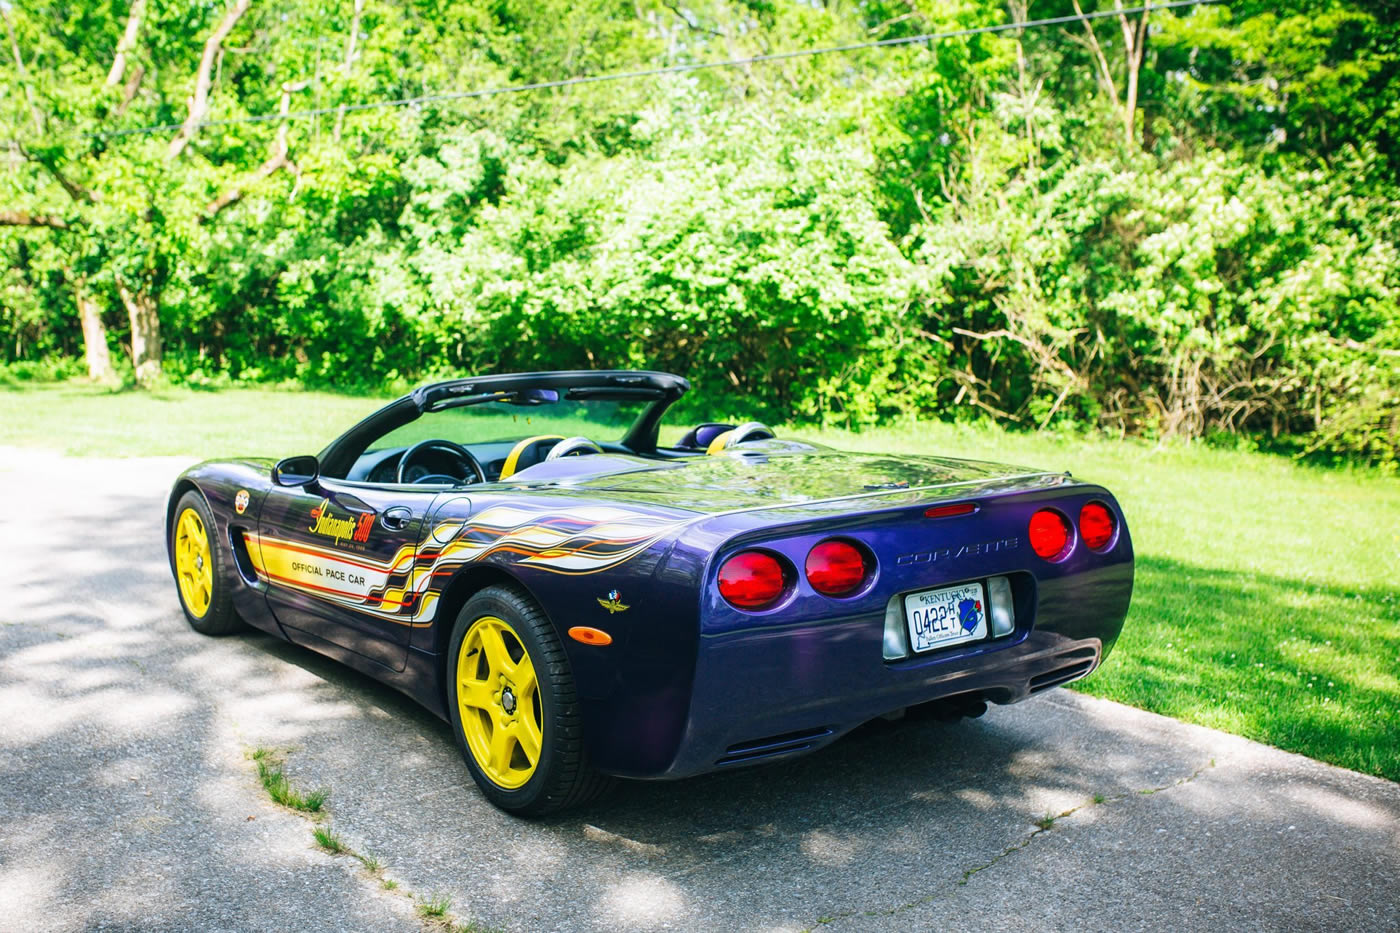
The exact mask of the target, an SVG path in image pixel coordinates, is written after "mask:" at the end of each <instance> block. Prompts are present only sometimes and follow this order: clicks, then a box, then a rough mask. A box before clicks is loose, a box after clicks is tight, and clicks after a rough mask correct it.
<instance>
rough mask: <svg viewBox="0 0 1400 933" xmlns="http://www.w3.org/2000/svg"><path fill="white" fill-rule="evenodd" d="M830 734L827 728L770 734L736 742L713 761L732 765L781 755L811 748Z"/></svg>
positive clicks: (718, 763) (717, 763)
mask: <svg viewBox="0 0 1400 933" xmlns="http://www.w3.org/2000/svg"><path fill="white" fill-rule="evenodd" d="M829 735H831V730H830V729H829V728H825V727H823V728H820V729H805V730H803V731H801V732H785V733H783V734H782V735H770V736H768V737H766V738H762V739H750V740H749V741H747V742H738V743H736V744H734V745H731V746H729V748H727V749H725V753H724V757H723V758H720V759H719V760H718V761H716V762H715V764H716V765H732V764H738V763H739V762H744V761H755V760H757V759H759V758H767V757H769V756H770V755H782V754H786V753H787V752H800V751H804V750H805V749H808V748H811V747H812V743H813V742H815V741H817V740H818V739H823V738H826V737H827V736H829Z"/></svg>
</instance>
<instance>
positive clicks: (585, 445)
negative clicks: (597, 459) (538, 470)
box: [544, 436, 603, 463]
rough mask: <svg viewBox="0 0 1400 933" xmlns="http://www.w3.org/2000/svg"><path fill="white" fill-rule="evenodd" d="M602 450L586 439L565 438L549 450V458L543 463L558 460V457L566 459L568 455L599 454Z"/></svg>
mask: <svg viewBox="0 0 1400 933" xmlns="http://www.w3.org/2000/svg"><path fill="white" fill-rule="evenodd" d="M602 452H603V448H601V447H599V446H598V445H597V444H595V443H593V442H592V441H590V440H589V439H588V438H586V437H582V436H580V437H566V438H564V439H563V440H562V441H560V442H559V443H557V444H555V445H554V446H553V447H551V448H549V456H547V457H545V458H544V459H545V462H546V463H548V462H549V461H551V460H558V459H559V458H560V457H567V456H569V455H570V454H600V453H602Z"/></svg>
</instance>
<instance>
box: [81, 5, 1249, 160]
mask: <svg viewBox="0 0 1400 933" xmlns="http://www.w3.org/2000/svg"><path fill="white" fill-rule="evenodd" d="M1223 2H1224V0H1171V2H1167V3H1151V4H1145V5H1143V6H1135V7H1127V8H1124V9H1121V10H1096V11H1094V12H1092V13H1085V14H1083V15H1082V16H1081V15H1079V14H1075V15H1073V16H1052V17H1050V18H1049V19H1033V20H1027V21H1026V22H1024V23H999V24H997V25H993V26H975V27H971V28H968V29H952V30H949V31H947V32H926V33H921V34H920V35H917V36H901V37H899V38H896V39H875V40H872V41H870V42H857V43H852V44H850V45H833V46H824V47H822V48H815V49H798V50H796V51H792V52H774V53H772V54H770V55H753V56H750V57H749V58H728V59H724V60H722V61H716V62H691V63H688V64H684V65H667V66H664V67H661V68H646V69H642V70H640V71H615V72H611V73H609V74H602V75H584V76H581V77H576V78H561V79H559V80H556V81H537V82H535V83H533V84H512V85H507V86H505V87H492V88H481V89H479V90H475V91H449V92H446V93H441V94H424V95H421V96H419V97H401V98H397V99H394V100H377V101H361V102H359V103H355V104H342V105H339V106H335V107H317V108H314V109H312V110H294V111H292V112H290V113H262V114H254V115H252V116H247V117H232V118H229V119H226V120H205V121H203V122H201V123H196V124H194V126H193V127H191V129H200V128H203V127H208V126H238V125H240V124H245V123H274V122H281V121H283V120H303V119H306V118H307V117H320V116H326V115H328V114H333V113H358V112H361V111H365V110H382V109H385V108H388V107H416V106H419V105H421V104H433V103H440V102H443V101H454V100H474V99H477V98H484V97H495V96H496V95H498V94H524V93H527V92H529V91H547V90H552V89H555V88H566V87H577V86H579V85H583V84H601V83H603V82H605V81H627V80H631V79H633V78H651V77H656V76H659V75H673V74H686V73H688V72H692V71H707V70H710V69H713V68H734V67H739V66H743V65H759V64H763V63H765V62H781V61H788V60H791V59H794V58H812V57H814V56H817V55H832V54H843V53H847V52H859V51H861V50H863V49H883V48H891V47H894V46H901V45H918V44H920V43H925V42H928V43H932V42H936V41H939V40H941V39H958V38H963V37H965V36H979V35H984V34H987V33H997V32H1012V31H1014V30H1017V29H1039V28H1043V27H1046V26H1062V25H1064V24H1066V23H1076V22H1082V21H1084V20H1091V19H1104V18H1106V17H1109V16H1126V15H1128V14H1130V13H1147V12H1150V11H1152V10H1175V9H1181V8H1183V7H1195V6H1210V5H1213V4H1217V3H1223ZM183 126H184V124H183V123H160V124H155V125H153V126H139V127H132V128H130V129H123V130H105V131H103V132H100V133H90V134H88V135H89V136H90V137H91V138H96V139H110V138H113V137H117V136H135V135H139V134H146V133H169V132H173V131H175V130H179V129H181V128H182V127H183Z"/></svg>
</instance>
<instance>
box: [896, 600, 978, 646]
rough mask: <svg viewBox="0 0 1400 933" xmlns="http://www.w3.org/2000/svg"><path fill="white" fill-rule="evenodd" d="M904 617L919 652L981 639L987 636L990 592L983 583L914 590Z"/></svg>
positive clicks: (910, 636)
mask: <svg viewBox="0 0 1400 933" xmlns="http://www.w3.org/2000/svg"><path fill="white" fill-rule="evenodd" d="M904 618H905V620H906V621H907V622H908V623H909V644H910V646H911V647H912V648H913V649H914V651H915V652H920V651H932V650H933V649H935V648H946V647H948V646H949V645H960V644H962V643H963V642H966V641H977V640H978V639H979V638H986V637H987V595H986V593H984V592H983V591H982V584H980V583H964V584H962V585H961V586H945V587H943V588H942V589H937V590H924V591H923V592H921V593H910V594H909V595H908V596H906V597H904Z"/></svg>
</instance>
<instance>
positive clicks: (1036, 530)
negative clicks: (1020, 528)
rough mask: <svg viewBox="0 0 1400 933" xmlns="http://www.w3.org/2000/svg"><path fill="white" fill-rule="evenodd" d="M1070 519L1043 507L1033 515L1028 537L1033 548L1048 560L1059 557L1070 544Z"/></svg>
mask: <svg viewBox="0 0 1400 933" xmlns="http://www.w3.org/2000/svg"><path fill="white" fill-rule="evenodd" d="M1069 535H1070V527H1069V519H1067V518H1065V517H1064V516H1063V515H1061V514H1060V513H1059V512H1056V511H1055V510H1053V509H1041V510H1040V511H1039V512H1036V513H1035V514H1034V515H1032V516H1031V527H1030V531H1029V532H1028V534H1027V537H1029V538H1030V539H1031V550H1033V551H1035V552H1036V553H1037V554H1039V555H1040V556H1041V557H1043V558H1045V559H1046V560H1054V559H1055V558H1056V557H1059V556H1060V554H1062V553H1063V552H1064V550H1065V548H1066V546H1068V545H1069Z"/></svg>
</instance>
